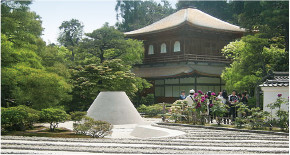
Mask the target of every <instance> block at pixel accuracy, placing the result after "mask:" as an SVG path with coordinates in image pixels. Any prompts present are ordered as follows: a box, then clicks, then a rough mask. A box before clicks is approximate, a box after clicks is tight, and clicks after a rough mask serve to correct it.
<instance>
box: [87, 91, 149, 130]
mask: <svg viewBox="0 0 290 155" xmlns="http://www.w3.org/2000/svg"><path fill="white" fill-rule="evenodd" d="M87 116H89V117H92V118H94V119H95V120H102V121H107V122H109V123H111V124H113V125H121V124H142V123H144V122H143V119H142V117H141V116H140V114H139V113H138V111H137V110H136V108H135V107H134V105H133V104H132V102H131V101H130V99H129V98H128V96H127V95H126V93H125V92H123V91H106V92H100V93H99V95H98V96H97V98H96V99H95V101H94V102H93V104H92V105H91V106H90V108H89V110H88V113H87Z"/></svg>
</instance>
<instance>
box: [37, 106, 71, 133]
mask: <svg viewBox="0 0 290 155" xmlns="http://www.w3.org/2000/svg"><path fill="white" fill-rule="evenodd" d="M40 118H41V120H42V121H44V122H47V123H49V124H50V131H54V130H55V128H57V127H58V124H59V123H61V122H64V121H66V120H68V119H69V115H68V114H67V113H66V112H65V111H63V110H61V109H56V108H47V109H42V110H41V112H40Z"/></svg>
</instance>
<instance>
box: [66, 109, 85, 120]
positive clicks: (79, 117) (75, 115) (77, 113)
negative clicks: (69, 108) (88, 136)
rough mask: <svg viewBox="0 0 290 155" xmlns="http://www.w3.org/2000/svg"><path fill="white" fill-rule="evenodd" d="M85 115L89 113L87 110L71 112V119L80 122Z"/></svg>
mask: <svg viewBox="0 0 290 155" xmlns="http://www.w3.org/2000/svg"><path fill="white" fill-rule="evenodd" d="M85 115H87V112H86V111H74V112H70V117H71V120H73V121H74V122H80V121H81V120H82V119H83V118H84V116H85Z"/></svg>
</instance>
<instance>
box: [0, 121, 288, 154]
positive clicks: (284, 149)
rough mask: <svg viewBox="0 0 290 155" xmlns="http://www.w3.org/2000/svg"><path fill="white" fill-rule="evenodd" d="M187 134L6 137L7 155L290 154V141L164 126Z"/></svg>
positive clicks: (4, 149) (3, 139)
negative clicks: (140, 137)
mask: <svg viewBox="0 0 290 155" xmlns="http://www.w3.org/2000/svg"><path fill="white" fill-rule="evenodd" d="M156 126H159V127H165V128H169V129H175V130H181V131H183V132H185V133H186V134H184V135H180V136H176V137H163V138H146V139H136V138H134V139H131V138H122V139H108V138H105V139H91V138H90V139H84V138H48V137H17V136H2V140H1V141H2V142H1V143H2V145H1V153H2V154H7V153H12V154H85V153H134V154H139V153H148V154H173V153H174V154H176V153H177V154H258V153H260V154H288V153H289V137H288V136H283V135H269V134H258V133H247V132H238V131H223V130H214V129H203V128H194V127H181V126H163V125H156Z"/></svg>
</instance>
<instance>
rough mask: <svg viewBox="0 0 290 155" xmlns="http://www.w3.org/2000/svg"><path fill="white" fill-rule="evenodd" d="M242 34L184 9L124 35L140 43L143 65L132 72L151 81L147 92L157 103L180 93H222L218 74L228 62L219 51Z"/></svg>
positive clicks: (220, 22) (169, 100)
mask: <svg viewBox="0 0 290 155" xmlns="http://www.w3.org/2000/svg"><path fill="white" fill-rule="evenodd" d="M244 33H245V29H242V28H240V27H238V26H235V25H232V24H229V23H227V22H224V21H222V20H219V19H217V18H215V17H212V16H210V15H208V14H206V13H204V12H202V11H200V10H197V9H194V8H185V9H182V10H179V11H177V12H175V13H173V14H171V15H169V16H168V17H165V18H163V19H161V20H160V21H157V22H155V23H153V24H151V25H148V26H146V27H144V28H141V29H138V30H134V31H131V32H126V33H125V35H126V36H127V37H130V38H135V39H138V40H143V41H144V46H145V47H144V48H145V58H144V61H143V64H142V65H138V66H135V67H134V69H133V72H134V73H135V74H136V75H137V76H140V77H143V78H146V79H147V80H149V81H151V82H152V84H153V87H152V88H151V89H150V90H148V92H147V93H154V94H155V97H156V100H157V102H172V101H174V100H175V99H176V98H177V97H179V95H180V91H181V90H185V91H187V92H188V91H189V90H190V89H195V90H202V91H204V92H205V91H209V90H210V91H213V92H219V91H221V90H223V89H224V83H223V81H222V80H221V78H220V75H221V73H222V70H223V69H224V68H225V66H227V65H228V64H229V63H230V61H229V60H227V59H225V57H224V56H223V55H222V53H221V49H222V48H223V47H224V46H225V45H227V44H228V43H229V42H231V41H233V40H235V39H237V38H240V37H242V36H243V34H244Z"/></svg>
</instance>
